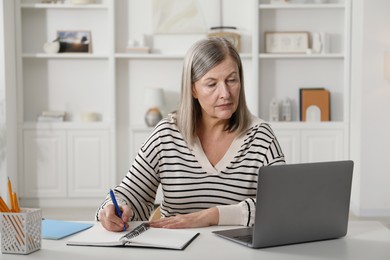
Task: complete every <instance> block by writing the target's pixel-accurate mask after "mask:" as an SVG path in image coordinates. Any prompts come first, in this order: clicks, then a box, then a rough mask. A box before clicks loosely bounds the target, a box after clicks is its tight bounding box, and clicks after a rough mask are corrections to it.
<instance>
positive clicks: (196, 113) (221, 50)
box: [176, 37, 250, 144]
mask: <svg viewBox="0 0 390 260" xmlns="http://www.w3.org/2000/svg"><path fill="white" fill-rule="evenodd" d="M227 57H231V58H232V59H233V60H234V61H235V62H236V64H237V67H238V72H239V79H240V83H241V88H240V97H239V103H238V107H237V110H236V112H235V113H234V114H233V115H232V117H231V118H230V121H229V124H228V125H227V127H226V131H236V130H237V131H238V132H239V133H241V132H243V131H244V130H246V128H247V127H248V125H249V121H250V112H249V110H248V107H247V104H246V100H245V91H244V76H243V69H242V63H241V58H240V55H239V54H238V52H237V50H236V49H235V48H234V46H233V45H232V44H231V43H230V42H229V41H228V40H226V39H224V38H218V37H213V38H209V39H203V40H200V41H198V42H196V43H195V44H194V45H193V46H192V47H191V48H190V49H189V50H188V52H187V54H186V56H185V58H184V65H183V72H182V83H181V96H180V102H179V107H178V110H177V112H176V116H177V120H176V124H177V127H178V128H179V130H180V132H181V133H182V135H183V137H184V139H185V141H186V142H187V143H189V144H193V142H194V138H195V136H196V128H197V124H198V123H199V120H200V118H201V116H202V112H201V107H200V104H199V102H198V100H197V99H195V98H194V97H193V96H192V87H193V86H194V84H195V82H197V81H198V80H200V79H201V78H202V77H203V76H204V75H205V74H206V73H207V72H208V71H210V70H211V69H212V68H214V67H215V66H217V65H218V64H220V63H221V62H222V61H224V60H225V59H226V58H227Z"/></svg>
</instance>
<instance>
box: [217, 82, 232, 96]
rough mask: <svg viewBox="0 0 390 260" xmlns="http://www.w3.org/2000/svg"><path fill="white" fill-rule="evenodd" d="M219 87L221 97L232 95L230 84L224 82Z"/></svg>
mask: <svg viewBox="0 0 390 260" xmlns="http://www.w3.org/2000/svg"><path fill="white" fill-rule="evenodd" d="M218 88H219V97H220V98H225V99H226V98H228V97H230V89H229V86H228V85H227V84H226V83H225V82H222V83H221V84H220V85H219V87H218Z"/></svg>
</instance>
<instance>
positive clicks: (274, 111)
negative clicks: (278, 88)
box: [269, 98, 279, 122]
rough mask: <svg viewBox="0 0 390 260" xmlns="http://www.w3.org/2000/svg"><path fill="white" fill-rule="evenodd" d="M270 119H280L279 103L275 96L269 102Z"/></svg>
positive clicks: (274, 120)
mask: <svg viewBox="0 0 390 260" xmlns="http://www.w3.org/2000/svg"><path fill="white" fill-rule="evenodd" d="M269 121H271V122H277V121H279V104H278V101H277V100H276V98H273V99H272V100H271V103H270V104H269Z"/></svg>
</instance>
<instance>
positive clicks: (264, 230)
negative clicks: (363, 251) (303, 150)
mask: <svg viewBox="0 0 390 260" xmlns="http://www.w3.org/2000/svg"><path fill="white" fill-rule="evenodd" d="M352 171H353V162H352V161H335V162H319V163H303V164H286V165H277V166H265V167H261V168H260V172H259V178H258V184H257V195H256V197H257V199H256V215H255V225H254V226H253V227H245V228H239V229H230V230H222V231H214V233H215V234H217V235H219V236H221V237H223V238H227V239H230V240H232V241H235V242H238V243H241V244H243V245H246V246H249V247H253V248H262V247H270V246H280V245H287V244H295V243H303V242H309V241H319V240H325V239H334V238H339V237H343V236H345V235H346V234H347V227H348V215H349V203H350V195H351V183H352Z"/></svg>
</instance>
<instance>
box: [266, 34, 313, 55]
mask: <svg viewBox="0 0 390 260" xmlns="http://www.w3.org/2000/svg"><path fill="white" fill-rule="evenodd" d="M264 38H265V52H266V53H306V51H307V49H308V48H309V33H308V32H265V37H264Z"/></svg>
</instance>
